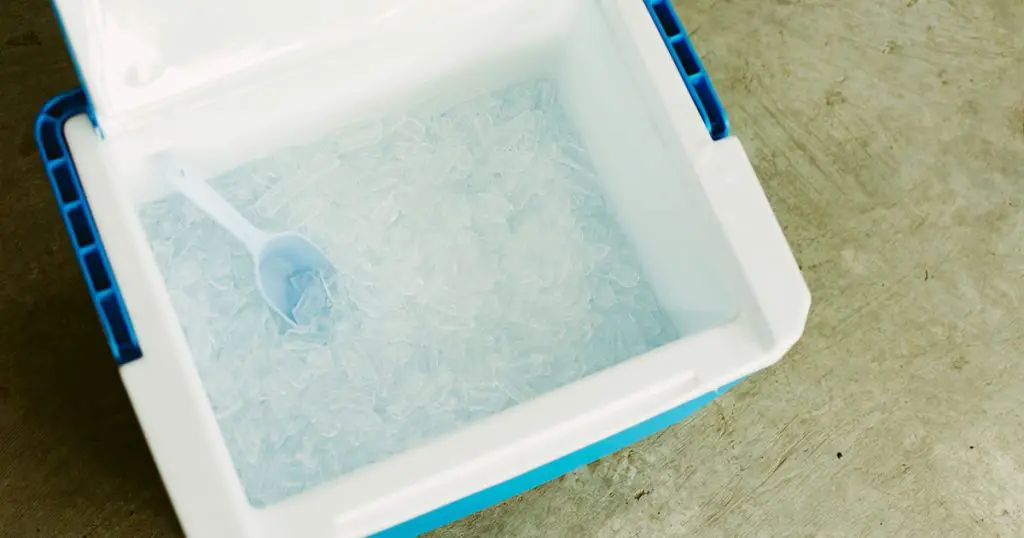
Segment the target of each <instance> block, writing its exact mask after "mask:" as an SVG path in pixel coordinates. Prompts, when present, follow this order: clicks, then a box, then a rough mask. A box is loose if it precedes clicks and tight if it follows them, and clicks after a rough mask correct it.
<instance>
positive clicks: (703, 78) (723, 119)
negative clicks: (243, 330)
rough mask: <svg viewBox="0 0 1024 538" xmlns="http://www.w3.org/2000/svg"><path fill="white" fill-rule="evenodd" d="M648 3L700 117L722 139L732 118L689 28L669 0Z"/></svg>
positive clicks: (714, 135) (712, 134)
mask: <svg viewBox="0 0 1024 538" xmlns="http://www.w3.org/2000/svg"><path fill="white" fill-rule="evenodd" d="M644 2H645V3H646V4H647V11H649V12H650V14H651V17H652V18H653V19H654V23H655V24H656V25H657V26H658V31H659V32H661V38H662V40H664V41H665V46H666V47H668V52H669V54H671V55H672V60H673V61H675V63H676V68H677V69H679V74H680V75H681V76H682V77H683V82H685V83H686V90H687V91H689V92H690V98H691V99H693V102H694V104H696V105H697V110H698V111H699V112H700V117H701V118H702V119H703V120H704V125H705V126H706V127H707V129H708V133H710V134H711V139H712V140H721V139H723V138H725V137H727V136H729V118H728V117H727V116H726V115H725V107H723V106H722V101H721V100H719V99H718V94H717V93H716V92H715V87H714V86H713V85H712V84H711V77H709V76H708V72H707V71H706V70H705V69H704V64H703V63H701V61H700V56H697V51H696V50H695V49H694V48H693V43H691V42H690V38H689V36H687V35H686V28H684V27H683V23H682V22H680V21H679V16H677V15H676V10H675V9H674V8H673V7H672V4H671V3H670V0H644Z"/></svg>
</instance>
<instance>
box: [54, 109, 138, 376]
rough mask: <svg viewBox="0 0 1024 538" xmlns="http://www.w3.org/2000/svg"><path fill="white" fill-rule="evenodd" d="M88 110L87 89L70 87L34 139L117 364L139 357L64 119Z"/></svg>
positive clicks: (130, 322) (134, 338)
mask: <svg viewBox="0 0 1024 538" xmlns="http://www.w3.org/2000/svg"><path fill="white" fill-rule="evenodd" d="M88 110H89V105H88V100H87V99H86V96H85V92H84V91H82V90H80V89H79V90H74V91H71V92H67V93H64V94H61V95H59V96H57V97H55V98H53V99H51V100H50V101H49V102H48V103H46V105H45V106H44V107H43V110H42V111H41V112H40V113H39V116H38V117H37V118H36V133H35V134H36V143H37V144H38V146H39V155H40V156H41V157H42V159H43V166H44V167H45V169H46V175H47V176H48V177H49V178H50V186H51V187H53V193H54V196H56V198H57V205H58V207H59V208H60V213H61V217H62V218H63V219H64V225H65V226H66V227H67V230H68V235H69V236H70V237H71V244H72V246H73V247H74V249H75V257H76V258H78V263H79V266H80V267H81V269H82V273H84V275H85V281H86V284H87V285H88V287H89V294H90V295H91V296H92V301H93V306H95V308H96V312H97V313H98V314H99V317H100V323H101V324H102V326H103V332H104V333H105V334H106V337H107V344H108V345H109V346H110V350H111V351H112V352H113V354H114V360H115V361H117V363H118V364H119V365H124V364H127V363H129V362H131V361H133V360H135V359H138V358H139V357H141V356H142V348H140V347H139V342H138V339H137V338H136V336H135V329H134V328H133V327H132V321H131V318H129V316H128V310H127V309H126V308H125V306H124V299H123V298H122V297H121V290H120V288H118V286H117V281H116V280H115V278H114V273H113V271H111V269H110V262H109V261H108V259H107V252H106V250H105V249H104V248H103V241H102V240H101V239H100V235H99V232H98V231H97V229H96V223H95V221H94V220H93V216H92V211H91V210H90V209H89V202H88V200H86V198H85V191H83V190H82V184H81V182H80V181H79V178H78V173H77V171H76V170H75V163H74V162H73V161H72V159H71V153H70V152H69V151H68V146H67V142H66V141H65V140H64V123H65V122H67V120H68V119H69V118H71V117H72V116H75V115H78V114H83V113H87V112H88Z"/></svg>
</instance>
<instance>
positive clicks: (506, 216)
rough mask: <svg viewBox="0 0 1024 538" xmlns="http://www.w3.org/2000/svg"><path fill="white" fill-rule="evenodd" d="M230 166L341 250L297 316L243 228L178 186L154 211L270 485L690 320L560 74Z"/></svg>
mask: <svg viewBox="0 0 1024 538" xmlns="http://www.w3.org/2000/svg"><path fill="white" fill-rule="evenodd" d="M213 185H214V187H215V188H217V189H218V191H220V192H221V193H222V195H223V196H224V197H225V198H227V199H228V200H229V201H231V202H232V203H233V204H234V205H235V206H236V207H238V208H239V209H240V210H242V212H243V213H245V214H246V216H247V217H248V218H250V219H252V220H253V221H254V222H255V223H256V224H257V225H259V226H261V227H262V228H264V229H267V230H295V231H300V232H302V233H305V234H307V235H308V236H309V237H310V238H311V239H312V240H313V241H314V242H315V243H316V244H317V245H320V246H321V247H322V248H323V249H324V251H325V253H326V254H327V255H328V257H330V258H331V260H332V261H333V262H334V264H335V265H336V266H337V267H338V268H339V274H338V275H336V276H335V277H333V279H332V281H330V282H328V281H324V280H323V279H322V278H318V277H317V275H300V276H299V277H298V278H299V281H296V282H294V284H295V285H296V287H297V289H301V290H304V293H303V295H302V299H301V300H300V301H299V303H298V304H297V305H296V307H295V309H294V311H293V312H292V314H293V315H294V316H295V319H296V320H297V321H300V323H299V324H298V326H297V327H293V328H290V329H288V328H283V327H282V326H281V324H280V323H279V321H280V320H278V319H275V317H274V316H273V315H272V314H271V313H270V311H269V309H268V308H267V306H266V305H265V304H264V302H263V301H262V300H261V298H260V295H259V294H258V292H257V290H256V284H255V282H254V281H253V275H252V267H251V262H250V261H249V260H248V257H247V254H246V253H245V251H244V250H243V247H242V246H241V244H239V243H238V242H237V241H235V240H234V239H233V238H231V237H230V236H228V235H227V234H226V232H224V231H223V230H221V229H220V228H219V227H218V226H217V225H216V224H214V223H213V222H212V221H210V220H209V219H207V218H206V217H205V216H204V215H202V214H201V213H200V212H198V211H196V210H195V209H194V208H192V207H191V206H190V205H189V204H188V203H187V202H186V201H185V200H184V199H182V198H181V197H178V196H174V197H171V198H168V199H165V200H162V201H158V202H155V203H152V204H149V205H147V206H145V207H144V208H143V209H142V210H141V218H142V221H143V223H144V226H145V227H146V229H147V233H148V236H149V239H150V242H151V243H152V246H153V249H154V252H155V253H156V258H157V260H158V263H159V264H160V266H161V269H162V271H163V275H164V278H165V280H166V283H167V287H168V290H169V292H170V296H171V299H172V302H173V303H174V306H175V309H176V310H177V313H178V316H179V318H180V319H181V322H182V325H183V327H184V330H185V333H186V336H187V338H188V341H189V344H190V346H191V347H192V351H193V354H194V357H195V361H196V366H197V368H198V370H199V373H200V376H201V377H202V380H203V382H204V385H205V388H206V391H207V394H208V397H209V399H210V402H211V404H212V406H213V410H214V412H215V414H216V417H217V420H218V421H219V424H220V427H221V429H222V431H223V434H224V438H225V441H226V443H227V446H228V449H229V450H230V452H231V454H232V457H233V459H234V463H235V466H236V469H237V471H238V473H239V476H240V477H241V480H242V483H243V485H244V487H245V490H246V492H247V494H248V495H249V498H250V500H251V502H252V503H253V504H254V505H256V506H263V505H266V504H269V503H272V502H275V501H278V500H280V499H283V498H285V497H288V496H290V495H293V494H296V493H299V492H301V491H304V490H306V489H309V488H311V487H313V486H316V485H318V484H320V483H322V482H324V481H326V480H330V479H331V478H334V477H337V476H339V475H341V474H344V473H346V472H349V471H351V470H353V469H356V468H358V467H360V466H362V465H365V464H367V463H371V462H374V461H378V460H381V459H383V458H386V457H388V456H390V455H393V454H395V453H398V452H401V451H403V450H406V449H408V448H410V447H413V446H416V445H420V444H422V443H424V442H426V441H428V440H429V439H431V438H434V437H436V436H438V435H440V434H443V433H446V432H450V431H452V430H453V429H456V428H458V427H460V426H462V425H465V424H467V423H470V422H473V421H476V420H479V419H481V418H484V417H487V416H489V415H492V414H494V413H497V412H499V411H501V410H503V409H506V408H508V407H510V406H512V405H515V404H516V403H517V402H522V401H524V400H528V399H530V398H533V397H535V396H537V395H540V394H543V393H545V392H548V391H550V390H552V389H555V388H557V387H559V386H562V385H565V384H566V383H570V382H572V381H574V380H577V379H579V378H581V377H583V376H586V375H588V374H591V373H593V372H596V371H598V370H601V369H603V368H606V367H608V366H610V365H612V364H614V363H616V362H619V361H622V360H624V359H627V358H629V357H632V356H634V355H637V354H639V353H642V352H644V351H647V350H649V349H652V348H654V347H657V346H659V345H661V344H664V343H666V342H669V341H671V340H674V339H676V338H677V337H678V336H679V335H678V333H677V331H676V328H675V327H674V326H673V325H672V323H671V321H670V320H669V318H668V316H667V315H666V314H665V312H664V311H663V310H662V308H661V307H660V305H659V304H658V302H657V300H656V299H655V297H654V294H653V292H652V291H651V289H650V287H649V286H648V285H647V284H646V282H645V281H644V279H643V277H642V270H641V267H640V264H639V261H638V260H637V258H636V254H635V253H634V251H633V248H632V247H631V245H630V243H629V242H628V240H627V238H626V235H625V233H624V232H623V231H622V229H620V227H619V226H618V224H617V223H616V221H615V219H614V217H613V215H612V211H611V209H610V208H609V207H608V206H606V204H605V199H604V197H603V195H602V190H601V188H600V184H599V179H598V177H597V175H596V173H595V170H594V167H593V164H592V163H591V161H590V158H589V156H588V154H587V152H586V150H585V146H584V144H583V142H582V141H581V139H580V136H579V134H578V132H577V131H576V128H575V127H574V125H573V123H572V122H571V121H570V119H569V118H568V116H567V112H566V110H565V109H564V108H563V106H562V105H561V104H560V103H559V101H558V98H557V91H556V88H555V86H554V85H553V84H552V83H550V82H547V81H538V82H534V83H527V84H521V85H516V86H512V87H508V88H505V89H503V90H500V91H496V92H493V93H491V94H487V95H484V96H481V97H478V98H475V99H473V100H470V101H467V102H463V103H461V104H458V105H455V106H452V107H450V108H448V109H445V110H442V111H440V112H438V111H437V110H436V109H434V110H421V111H412V112H409V113H407V114H405V115H401V116H396V117H390V118H384V119H379V120H375V121H369V122H364V123H361V124H359V125H353V126H349V127H346V128H344V129H342V130H341V132H339V133H337V134H336V135H335V136H333V137H330V138H328V139H325V140H322V141H321V142H319V143H317V144H313V145H310V146H304V147H296V148H290V149H287V150H282V151H281V152H279V153H278V154H276V155H274V156H273V157H270V158H267V159H263V160H259V161H255V162H251V163H248V164H246V165H245V166H242V167H240V168H238V169H236V170H234V171H232V172H230V173H228V174H225V175H224V176H222V177H219V178H216V179H215V180H213Z"/></svg>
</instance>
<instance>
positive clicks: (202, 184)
mask: <svg viewBox="0 0 1024 538" xmlns="http://www.w3.org/2000/svg"><path fill="white" fill-rule="evenodd" d="M167 174H168V179H170V181H171V183H173V184H174V186H175V187H176V188H177V189H178V191H179V192H181V194H183V195H184V196H185V197H186V198H188V199H189V201H191V202H192V203H193V204H195V205H196V206H198V207H199V209H201V210H203V212H204V213H206V214H207V215H209V216H210V218H212V219H213V220H215V221H217V224H220V225H221V226H223V227H224V229H226V230H227V231H228V232H231V234H232V235H234V236H235V237H237V238H238V239H239V240H240V241H241V242H242V243H244V244H245V248H247V249H248V250H249V253H250V254H252V256H253V258H254V259H255V258H256V256H257V254H258V253H259V251H260V249H261V248H262V247H263V244H264V243H266V241H267V237H268V236H267V234H266V233H264V232H263V231H261V230H260V229H259V228H257V227H255V226H253V225H252V223H251V222H249V221H248V219H246V218H245V217H243V216H242V214H241V213H239V212H238V211H237V210H235V208H234V207H232V206H231V204H229V203H228V201H227V200H225V199H224V198H223V197H222V196H221V195H220V193H218V192H217V191H216V190H214V188H213V187H211V186H210V184H209V183H207V182H206V181H203V180H201V179H198V178H196V177H190V176H192V174H189V173H188V171H187V170H186V169H184V168H182V167H181V166H179V165H173V166H171V168H170V169H169V170H168V171H167Z"/></svg>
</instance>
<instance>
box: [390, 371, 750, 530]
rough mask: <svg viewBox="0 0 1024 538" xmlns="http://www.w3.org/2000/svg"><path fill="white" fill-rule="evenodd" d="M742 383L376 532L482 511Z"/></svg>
mask: <svg viewBox="0 0 1024 538" xmlns="http://www.w3.org/2000/svg"><path fill="white" fill-rule="evenodd" d="M736 383H739V381H734V382H732V383H729V384H728V385H726V386H724V387H722V388H720V389H718V390H717V391H714V392H708V393H706V394H704V395H702V396H700V397H698V398H696V399H694V400H690V401H689V402H686V403H684V404H683V405H680V406H679V407H676V408H674V409H671V410H669V411H666V412H664V413H662V414H660V415H658V416H656V417H653V418H650V419H647V420H646V421H644V422H641V423H640V424H637V425H636V426H633V427H632V428H629V429H627V430H624V431H621V432H619V433H617V434H615V435H612V436H611V437H606V438H604V439H602V440H600V441H598V442H596V443H594V444H592V445H589V446H587V447H586V448H582V449H580V450H577V451H576V452H573V453H571V454H567V455H565V456H562V457H561V458H558V459H557V460H555V461H552V462H551V463H548V464H545V465H542V466H540V467H537V468H536V469H534V470H532V471H530V472H528V473H524V474H521V475H519V476H517V477H515V478H512V479H510V480H506V481H504V482H502V483H500V484H497V485H494V486H491V487H489V488H487V489H485V490H483V491H479V492H477V493H474V494H473V495H470V496H469V497H465V498H463V499H459V500H457V501H455V502H453V503H449V504H446V505H444V506H442V507H441V508H438V509H437V510H434V511H432V512H427V513H426V514H423V515H422V516H419V517H416V518H413V519H410V520H409V521H406V522H405V523H402V524H400V525H395V526H394V527H391V528H390V529H387V530H385V531H381V532H379V533H377V534H375V535H374V536H376V537H379V538H384V537H387V538H394V537H399V536H416V535H419V534H423V533H425V532H429V531H431V530H434V529H436V528H438V527H440V526H442V525H447V524H448V523H451V522H453V521H456V520H459V519H462V518H464V517H466V516H468V515H470V514H472V513H474V512H479V511H480V510H483V509H485V508H489V507H491V506H493V505H496V504H498V503H500V502H504V501H506V500H508V499H510V498H512V497H515V496H516V495H519V494H520V493H523V492H525V491H528V490H530V489H533V488H535V487H537V486H539V485H541V484H543V483H545V482H548V481H550V480H554V479H555V478H558V477H559V476H562V475H564V474H566V473H568V472H570V471H572V470H573V469H576V468H577V467H581V466H583V465H586V464H588V463H590V462H593V461H597V460H599V459H601V458H603V457H605V456H607V455H609V454H611V453H613V452H615V451H617V450H620V449H622V448H625V447H627V446H629V445H631V444H633V443H635V442H637V441H639V440H641V439H643V438H644V437H647V436H648V435H651V434H653V433H657V432H659V431H661V430H664V429H665V428H668V427H669V426H672V425H673V424H676V423H678V422H680V421H682V420H683V419H685V418H686V417H688V416H690V415H692V414H694V413H695V412H697V410H699V409H700V408H701V407H704V406H705V405H707V404H708V403H710V402H711V400H714V399H715V398H717V397H718V396H719V395H721V394H722V393H724V392H725V391H727V390H729V389H731V388H732V387H733V386H735V385H736Z"/></svg>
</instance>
